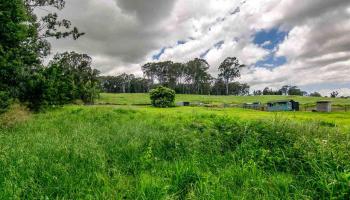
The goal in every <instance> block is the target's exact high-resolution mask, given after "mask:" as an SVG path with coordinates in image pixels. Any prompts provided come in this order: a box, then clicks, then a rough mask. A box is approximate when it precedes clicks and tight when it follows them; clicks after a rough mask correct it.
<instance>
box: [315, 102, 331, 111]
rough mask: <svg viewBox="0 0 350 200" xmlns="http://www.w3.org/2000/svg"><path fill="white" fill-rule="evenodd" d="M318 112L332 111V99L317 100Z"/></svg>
mask: <svg viewBox="0 0 350 200" xmlns="http://www.w3.org/2000/svg"><path fill="white" fill-rule="evenodd" d="M316 110H317V112H332V102H331V101H318V102H316Z"/></svg>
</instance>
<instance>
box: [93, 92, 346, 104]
mask: <svg viewBox="0 0 350 200" xmlns="http://www.w3.org/2000/svg"><path fill="white" fill-rule="evenodd" d="M286 99H293V100H295V101H298V102H300V104H301V105H306V104H311V105H315V103H316V102H317V101H324V100H328V101H332V103H333V105H349V106H350V99H341V98H336V99H333V98H327V97H304V96H279V95H266V96H215V95H187V94H177V95H176V101H177V102H181V101H187V102H193V103H195V102H202V103H207V104H243V103H253V102H261V103H263V104H265V103H267V102H269V101H275V100H286ZM97 104H115V105H147V104H150V101H149V95H148V94H145V93H136V94H109V93H102V94H100V98H99V99H98V100H97Z"/></svg>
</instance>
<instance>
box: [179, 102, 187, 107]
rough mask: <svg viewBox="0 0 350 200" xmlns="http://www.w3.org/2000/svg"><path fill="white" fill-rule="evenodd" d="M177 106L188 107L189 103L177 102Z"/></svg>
mask: <svg viewBox="0 0 350 200" xmlns="http://www.w3.org/2000/svg"><path fill="white" fill-rule="evenodd" d="M176 105H177V106H190V102H178V103H176Z"/></svg>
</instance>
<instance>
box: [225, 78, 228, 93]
mask: <svg viewBox="0 0 350 200" xmlns="http://www.w3.org/2000/svg"><path fill="white" fill-rule="evenodd" d="M225 85H226V95H228V92H229V91H228V80H226V84H225Z"/></svg>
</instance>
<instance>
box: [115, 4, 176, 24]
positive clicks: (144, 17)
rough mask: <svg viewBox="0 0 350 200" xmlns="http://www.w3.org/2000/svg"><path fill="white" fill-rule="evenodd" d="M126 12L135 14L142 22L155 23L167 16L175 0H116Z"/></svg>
mask: <svg viewBox="0 0 350 200" xmlns="http://www.w3.org/2000/svg"><path fill="white" fill-rule="evenodd" d="M116 2H117V4H118V6H119V7H120V8H121V9H122V10H123V11H124V12H127V13H129V14H130V13H131V14H135V15H136V16H137V18H138V20H140V21H141V22H142V23H156V22H159V21H162V20H164V18H167V17H168V16H169V15H170V14H171V13H172V12H171V11H172V9H173V7H174V4H175V2H176V1H175V0H147V1H145V0H116Z"/></svg>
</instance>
